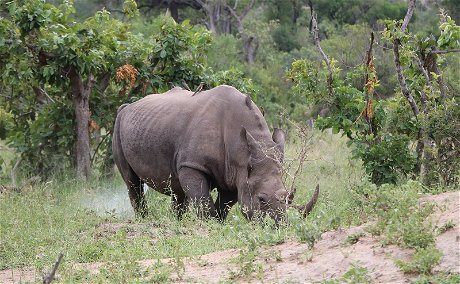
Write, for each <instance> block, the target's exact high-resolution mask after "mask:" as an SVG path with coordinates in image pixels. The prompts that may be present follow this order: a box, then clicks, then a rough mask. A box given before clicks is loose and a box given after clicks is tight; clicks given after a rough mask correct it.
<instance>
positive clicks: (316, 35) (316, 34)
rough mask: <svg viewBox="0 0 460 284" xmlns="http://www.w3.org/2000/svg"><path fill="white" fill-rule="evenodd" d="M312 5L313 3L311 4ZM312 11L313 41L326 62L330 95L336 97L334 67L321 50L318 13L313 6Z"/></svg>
mask: <svg viewBox="0 0 460 284" xmlns="http://www.w3.org/2000/svg"><path fill="white" fill-rule="evenodd" d="M310 4H311V2H310ZM310 10H311V33H312V35H313V40H314V41H315V45H316V47H317V48H318V50H319V52H320V53H321V56H322V57H323V60H324V62H326V65H327V70H328V72H329V75H328V78H327V89H328V91H329V95H331V96H334V95H335V93H334V88H333V87H332V83H333V76H332V74H333V73H332V67H331V62H330V60H329V58H328V57H327V55H326V53H324V51H323V49H322V48H321V44H320V39H319V29H318V22H317V20H316V13H315V12H314V11H313V6H310Z"/></svg>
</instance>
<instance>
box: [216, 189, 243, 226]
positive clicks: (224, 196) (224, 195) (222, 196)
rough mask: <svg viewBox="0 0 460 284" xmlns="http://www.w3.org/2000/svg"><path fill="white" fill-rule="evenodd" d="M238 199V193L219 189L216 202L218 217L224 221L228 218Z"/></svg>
mask: <svg viewBox="0 0 460 284" xmlns="http://www.w3.org/2000/svg"><path fill="white" fill-rule="evenodd" d="M237 201H238V193H236V192H231V191H219V193H218V195H217V199H216V203H215V207H216V210H217V214H218V218H219V220H220V221H224V220H225V218H227V214H228V211H229V210H230V209H231V208H232V206H233V205H235V203H236V202H237Z"/></svg>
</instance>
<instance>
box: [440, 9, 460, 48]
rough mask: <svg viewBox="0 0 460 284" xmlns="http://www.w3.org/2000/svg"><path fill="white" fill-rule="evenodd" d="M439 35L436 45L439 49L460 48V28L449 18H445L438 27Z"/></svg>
mask: <svg viewBox="0 0 460 284" xmlns="http://www.w3.org/2000/svg"><path fill="white" fill-rule="evenodd" d="M439 28H440V30H441V35H440V36H439V38H438V41H437V44H438V46H439V47H440V48H459V47H460V26H457V25H456V24H455V21H454V20H452V19H451V17H449V16H447V17H446V19H445V22H443V23H441V26H440V27H439Z"/></svg>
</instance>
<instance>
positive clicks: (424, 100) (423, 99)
mask: <svg viewBox="0 0 460 284" xmlns="http://www.w3.org/2000/svg"><path fill="white" fill-rule="evenodd" d="M416 60H417V63H418V66H419V67H420V70H422V73H423V76H425V80H426V83H427V84H428V87H429V89H430V95H431V96H432V97H433V95H434V94H433V84H432V82H431V78H430V76H429V75H428V71H427V70H426V68H425V66H423V62H422V60H421V59H420V58H419V57H416ZM420 101H421V103H422V111H423V112H426V111H427V97H426V95H425V92H424V91H423V90H422V91H421V93H420Z"/></svg>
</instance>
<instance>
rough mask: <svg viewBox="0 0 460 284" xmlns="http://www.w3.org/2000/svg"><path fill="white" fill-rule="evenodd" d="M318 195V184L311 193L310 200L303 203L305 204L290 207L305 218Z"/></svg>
mask: <svg viewBox="0 0 460 284" xmlns="http://www.w3.org/2000/svg"><path fill="white" fill-rule="evenodd" d="M318 196H319V184H317V185H316V189H315V192H314V193H313V196H312V197H311V199H310V201H309V202H308V203H307V204H305V205H291V207H293V208H295V209H297V210H299V212H300V214H302V216H303V217H304V218H305V217H307V215H308V213H310V212H311V210H312V209H313V207H314V206H315V204H316V201H318Z"/></svg>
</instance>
